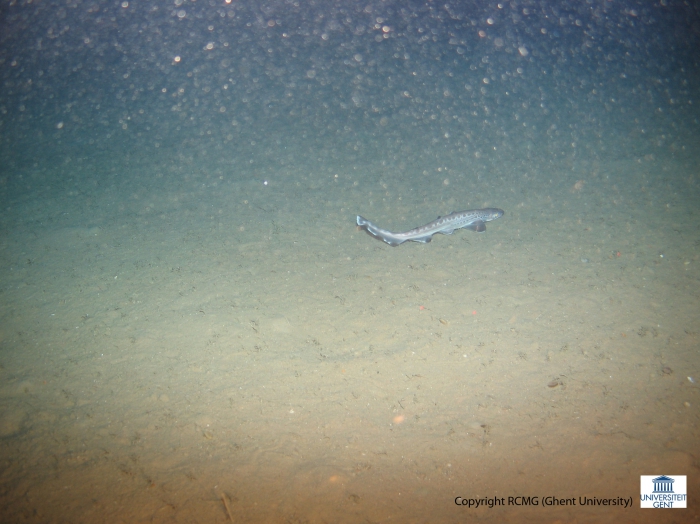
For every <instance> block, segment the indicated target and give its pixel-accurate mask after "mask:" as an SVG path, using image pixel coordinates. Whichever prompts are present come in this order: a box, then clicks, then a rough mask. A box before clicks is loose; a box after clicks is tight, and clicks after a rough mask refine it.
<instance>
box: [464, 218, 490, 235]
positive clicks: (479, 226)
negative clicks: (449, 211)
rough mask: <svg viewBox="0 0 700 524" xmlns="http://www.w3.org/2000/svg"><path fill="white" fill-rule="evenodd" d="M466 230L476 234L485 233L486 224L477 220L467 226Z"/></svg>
mask: <svg viewBox="0 0 700 524" xmlns="http://www.w3.org/2000/svg"><path fill="white" fill-rule="evenodd" d="M467 229H471V230H472V231H476V232H477V233H483V232H484V231H486V222H484V221H483V220H477V221H476V222H473V223H471V224H469V225H468V226H467Z"/></svg>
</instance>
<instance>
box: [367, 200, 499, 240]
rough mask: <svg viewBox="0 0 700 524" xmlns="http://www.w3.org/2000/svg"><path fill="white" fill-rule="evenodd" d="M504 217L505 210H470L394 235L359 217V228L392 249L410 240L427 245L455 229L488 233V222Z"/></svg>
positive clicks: (456, 212) (491, 208)
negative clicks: (437, 234)
mask: <svg viewBox="0 0 700 524" xmlns="http://www.w3.org/2000/svg"><path fill="white" fill-rule="evenodd" d="M502 216H503V210H502V209H497V208H495V207H487V208H484V209H470V210H469V211H455V212H453V213H450V214H449V215H447V216H444V217H437V218H436V219H435V220H433V221H432V222H430V223H429V224H425V225H424V226H420V227H417V228H415V229H411V230H410V231H406V232H405V233H392V232H391V231H387V230H386V229H382V228H381V227H378V226H376V225H374V224H373V223H372V222H370V221H369V220H367V219H366V218H362V217H361V216H360V215H357V226H358V227H359V228H360V229H364V230H365V231H367V233H369V234H370V235H372V236H373V237H374V238H376V239H379V240H382V241H384V242H386V243H387V244H389V245H390V246H392V247H396V246H398V245H399V244H403V243H404V242H407V241H409V240H411V241H413V242H421V243H423V244H425V243H427V242H430V241H431V240H432V239H433V235H435V234H436V233H442V234H443V235H451V234H452V233H454V231H455V229H471V230H472V231H476V232H477V233H482V232H483V231H486V222H491V221H492V220H496V219H497V218H501V217H502Z"/></svg>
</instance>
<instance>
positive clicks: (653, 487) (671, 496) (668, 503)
mask: <svg viewBox="0 0 700 524" xmlns="http://www.w3.org/2000/svg"><path fill="white" fill-rule="evenodd" d="M640 478H641V482H640V484H641V489H640V493H641V496H640V499H639V501H640V507H642V508H685V507H687V506H686V504H687V503H688V500H687V498H688V497H687V492H686V478H685V475H642V476H641V477H640Z"/></svg>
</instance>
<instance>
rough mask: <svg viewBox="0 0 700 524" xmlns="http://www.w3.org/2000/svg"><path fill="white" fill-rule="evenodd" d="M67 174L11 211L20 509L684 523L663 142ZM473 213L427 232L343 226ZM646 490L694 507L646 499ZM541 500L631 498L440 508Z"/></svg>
mask: <svg viewBox="0 0 700 524" xmlns="http://www.w3.org/2000/svg"><path fill="white" fill-rule="evenodd" d="M79 164H80V163H79V162H77V161H76V162H75V163H74V164H73V165H60V166H57V170H59V171H60V172H61V175H60V176H61V177H63V179H64V180H65V178H68V179H69V180H70V182H69V183H67V184H63V185H59V184H53V185H52V184H50V183H49V184H44V183H43V182H42V179H41V177H38V178H37V180H34V181H32V179H31V176H29V175H26V174H25V175H24V177H25V178H24V180H26V182H27V186H28V187H30V186H31V189H28V190H27V195H28V196H27V197H26V198H18V199H16V200H15V201H14V202H13V203H12V205H10V206H8V207H7V208H5V209H4V210H3V217H4V218H3V224H4V227H3V233H2V239H1V244H0V263H1V264H2V267H1V270H2V275H3V282H2V303H1V307H2V323H1V325H0V343H1V344H2V348H3V351H2V360H1V361H0V365H1V368H0V381H1V382H0V383H1V387H0V392H1V410H2V414H1V415H0V449H1V454H2V458H3V459H2V460H3V467H2V476H1V478H0V486H1V489H2V493H3V496H2V500H3V507H2V513H3V515H4V520H5V522H72V523H80V522H98V521H103V522H130V523H134V522H226V521H228V519H229V517H228V515H227V512H226V508H225V507H224V503H223V500H222V497H224V498H225V499H226V501H227V502H228V503H229V506H230V512H231V516H232V518H233V519H234V521H235V522H253V521H267V522H286V523H302V522H438V521H441V522H466V521H475V522H488V523H491V522H493V523H495V522H652V521H657V522H658V521H662V522H671V521H674V522H681V521H691V520H692V521H696V519H697V518H698V510H697V508H698V506H697V493H698V487H699V486H700V483H699V482H698V478H699V477H698V471H699V464H700V462H699V460H700V457H699V455H700V453H699V451H698V450H700V447H699V445H698V443H699V442H700V438H699V437H700V429H699V414H700V409H699V407H700V395H699V393H700V391H699V387H700V360H699V359H698V343H699V338H700V322H699V318H698V317H699V312H700V303H699V302H700V300H699V298H700V259H699V253H700V252H699V251H698V245H699V242H700V236H699V234H698V225H699V222H700V215H699V214H698V210H697V206H696V205H695V204H696V203H697V202H696V200H694V199H696V197H697V195H698V172H697V170H696V171H695V172H692V170H688V168H687V167H684V164H683V163H678V164H676V163H674V160H673V156H672V155H669V157H668V158H664V159H659V158H657V157H656V156H654V155H653V154H649V155H636V156H635V155H629V156H625V155H624V154H621V155H620V158H619V159H618V160H610V161H606V162H586V161H577V162H575V161H571V160H569V161H566V160H561V161H559V162H558V163H557V162H551V163H549V164H545V165H543V164H542V163H540V162H538V161H535V160H533V161H532V162H528V161H521V162H517V163H513V164H512V165H509V164H508V163H507V162H503V163H501V164H500V165H499V166H498V169H496V170H494V171H493V172H491V173H489V174H488V176H484V174H483V173H481V174H480V173H477V172H475V171H474V170H472V169H470V166H469V164H468V163H465V162H463V161H462V160H461V159H445V161H444V163H442V164H440V163H436V165H435V166H434V169H433V170H432V171H428V170H425V169H416V170H414V171H411V168H410V166H409V167H406V166H403V168H401V169H399V167H398V166H381V165H359V164H355V165H347V166H345V167H343V166H342V165H339V166H336V167H330V168H329V167H327V165H326V166H324V168H323V169H318V170H315V169H314V168H313V166H312V165H309V166H305V167H304V168H299V169H298V171H295V170H294V169H292V168H288V167H287V168H284V169H280V170H278V171H276V172H266V173H264V174H261V173H260V172H258V171H256V170H255V169H254V168H250V169H248V168H247V167H246V166H245V165H242V166H231V167H230V168H226V167H221V166H219V167H216V168H211V169H210V168H209V167H207V166H203V165H201V164H200V163H199V162H198V161H197V160H196V159H192V158H187V157H180V158H178V157H177V156H175V155H173V156H164V158H160V159H159V158H153V159H152V164H151V165H150V166H149V165H148V164H146V163H141V164H138V165H136V164H135V165H134V168H133V170H132V171H131V172H129V171H128V169H126V168H124V172H113V171H110V166H108V165H105V166H103V169H104V171H103V172H94V171H93V170H92V168H91V169H90V170H88V169H85V168H81V166H80V165H79ZM444 166H453V167H444ZM454 166H462V167H461V168H457V167H454ZM120 169H122V168H120ZM42 176H44V175H42ZM263 179H267V181H268V184H267V185H264V184H263ZM480 179H481V180H480ZM577 183H578V184H577ZM693 202H695V204H694V203H693ZM484 206H493V207H501V208H503V209H504V210H505V216H504V217H503V218H502V219H500V220H498V221H495V222H492V223H490V224H488V230H487V231H486V232H485V233H483V234H476V233H473V232H470V231H458V232H456V233H455V234H453V235H451V236H443V235H437V236H436V237H435V238H434V240H433V242H432V243H430V244H426V245H421V244H416V243H407V244H404V245H402V246H400V247H397V248H392V247H389V246H387V245H384V244H383V243H381V242H378V241H377V240H375V239H373V238H371V237H370V236H368V235H367V234H366V233H364V232H362V231H358V230H357V229H356V227H355V215H356V214H362V215H363V216H365V217H366V218H368V219H370V220H372V221H374V222H376V223H377V224H379V225H380V226H382V227H385V228H388V229H391V230H405V229H409V228H411V227H414V226H418V225H421V224H423V223H425V222H428V221H430V220H432V219H434V218H435V216H436V215H444V214H446V213H449V212H451V211H455V210H462V209H471V208H479V207H484ZM655 474H685V475H688V483H689V486H688V491H689V493H691V497H693V498H692V499H691V502H690V503H689V506H690V508H689V509H687V510H679V511H666V512H659V511H653V510H641V509H639V481H640V475H655ZM549 495H553V496H557V497H561V498H575V499H576V501H577V502H578V500H579V499H578V497H598V498H616V497H622V498H629V497H632V498H633V501H634V505H633V509H626V510H625V509H621V508H618V507H615V508H610V507H590V506H586V507H580V506H578V505H577V506H576V507H572V506H568V507H566V506H565V507H558V508H551V507H543V506H542V505H539V506H528V507H517V506H507V507H503V508H500V507H496V508H492V509H489V508H488V507H486V508H479V509H467V508H462V507H458V506H456V505H455V503H454V499H455V497H457V496H461V497H465V498H470V497H471V498H477V497H508V496H530V497H540V498H541V497H544V496H549Z"/></svg>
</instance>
